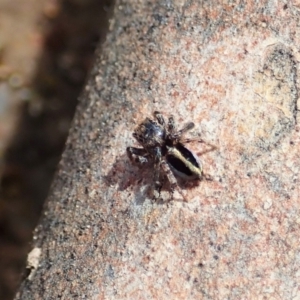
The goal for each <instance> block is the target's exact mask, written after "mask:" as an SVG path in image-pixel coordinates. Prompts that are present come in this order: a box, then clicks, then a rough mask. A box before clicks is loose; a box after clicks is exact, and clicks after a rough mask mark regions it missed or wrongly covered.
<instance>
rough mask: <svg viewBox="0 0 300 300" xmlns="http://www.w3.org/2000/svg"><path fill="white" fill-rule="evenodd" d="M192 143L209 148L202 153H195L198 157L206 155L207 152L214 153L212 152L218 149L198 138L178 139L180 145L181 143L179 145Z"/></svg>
mask: <svg viewBox="0 0 300 300" xmlns="http://www.w3.org/2000/svg"><path fill="white" fill-rule="evenodd" d="M192 142H198V143H203V144H206V145H208V146H209V148H208V149H206V150H204V151H202V152H200V153H197V154H198V155H203V154H205V153H207V152H210V151H214V150H216V149H218V147H217V146H215V145H213V144H211V143H208V142H206V141H204V140H203V139H201V138H198V137H195V138H186V139H180V143H181V144H187V143H192Z"/></svg>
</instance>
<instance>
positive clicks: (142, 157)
mask: <svg viewBox="0 0 300 300" xmlns="http://www.w3.org/2000/svg"><path fill="white" fill-rule="evenodd" d="M126 151H127V155H128V157H129V159H130V160H131V161H134V162H137V163H140V164H144V163H147V162H148V159H147V156H148V152H147V151H146V150H145V149H142V148H134V147H127V149H126Z"/></svg>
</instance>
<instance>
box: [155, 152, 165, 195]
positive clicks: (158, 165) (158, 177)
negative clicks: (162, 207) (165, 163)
mask: <svg viewBox="0 0 300 300" xmlns="http://www.w3.org/2000/svg"><path fill="white" fill-rule="evenodd" d="M161 159H162V154H161V149H160V148H159V147H156V148H155V149H154V178H153V179H154V191H153V197H154V199H155V200H158V199H159V197H160V191H161V188H162V185H163V184H162V182H161V172H160V168H161V161H162V160H161Z"/></svg>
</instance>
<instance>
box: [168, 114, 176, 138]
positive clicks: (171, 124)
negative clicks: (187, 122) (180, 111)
mask: <svg viewBox="0 0 300 300" xmlns="http://www.w3.org/2000/svg"><path fill="white" fill-rule="evenodd" d="M175 129H176V126H175V121H174V117H173V116H172V115H171V116H170V117H169V121H168V131H169V132H170V133H171V134H173V133H174V132H175Z"/></svg>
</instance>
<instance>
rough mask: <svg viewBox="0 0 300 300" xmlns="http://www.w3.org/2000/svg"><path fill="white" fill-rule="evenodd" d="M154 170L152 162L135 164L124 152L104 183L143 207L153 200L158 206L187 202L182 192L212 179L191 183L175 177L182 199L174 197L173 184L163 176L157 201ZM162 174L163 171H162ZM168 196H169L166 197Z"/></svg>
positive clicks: (176, 190) (106, 176) (192, 181)
mask: <svg viewBox="0 0 300 300" xmlns="http://www.w3.org/2000/svg"><path fill="white" fill-rule="evenodd" d="M153 171H154V169H153V164H151V161H150V162H148V163H145V164H143V165H140V164H137V163H133V162H131V161H130V159H129V158H128V156H127V153H126V152H124V153H123V154H121V155H120V156H119V157H117V159H116V161H115V163H114V164H113V165H112V167H111V169H110V170H109V172H108V173H107V174H106V175H104V177H103V178H104V181H105V183H106V184H107V185H108V186H115V187H116V190H118V191H122V192H125V191H127V192H128V197H131V196H132V195H133V197H134V199H135V203H136V204H137V205H142V204H143V203H144V202H145V201H146V199H150V200H153V201H154V202H156V203H157V204H165V203H168V202H170V201H180V202H185V201H186V199H185V196H184V195H183V194H182V191H188V190H190V189H193V188H195V187H196V186H198V185H199V184H201V182H202V181H203V180H210V179H201V180H199V179H195V180H191V181H187V180H184V179H182V178H180V177H178V176H176V175H175V178H176V181H177V188H176V189H175V193H176V192H179V194H180V197H179V198H178V197H176V198H175V197H174V195H173V194H172V192H171V184H170V182H169V181H168V179H167V176H166V175H165V174H161V176H162V183H163V185H162V188H161V190H160V194H161V195H160V197H159V199H155V198H154V195H153V191H154V172H153ZM161 172H162V171H161ZM166 194H167V195H166Z"/></svg>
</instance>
